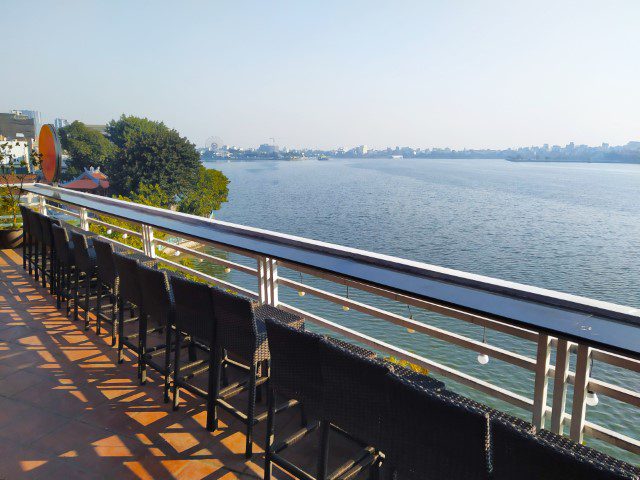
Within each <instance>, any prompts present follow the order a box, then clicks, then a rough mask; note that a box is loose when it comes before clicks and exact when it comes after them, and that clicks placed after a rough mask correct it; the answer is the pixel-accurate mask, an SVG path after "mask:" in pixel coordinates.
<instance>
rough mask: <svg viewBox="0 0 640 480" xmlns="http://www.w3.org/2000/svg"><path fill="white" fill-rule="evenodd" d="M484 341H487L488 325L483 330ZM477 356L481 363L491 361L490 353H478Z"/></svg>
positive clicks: (484, 363)
mask: <svg viewBox="0 0 640 480" xmlns="http://www.w3.org/2000/svg"><path fill="white" fill-rule="evenodd" d="M482 343H487V327H484V328H483V330H482ZM477 358H478V363H479V364H480V365H486V364H487V363H489V355H487V354H486V353H480V354H478V357H477Z"/></svg>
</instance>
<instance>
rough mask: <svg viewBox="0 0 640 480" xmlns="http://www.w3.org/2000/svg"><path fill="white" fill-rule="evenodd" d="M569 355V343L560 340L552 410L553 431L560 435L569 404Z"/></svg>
mask: <svg viewBox="0 0 640 480" xmlns="http://www.w3.org/2000/svg"><path fill="white" fill-rule="evenodd" d="M569 353H570V352H569V342H568V341H566V340H565V339H564V338H559V339H558V346H557V347H556V376H555V379H554V382H553V408H552V409H551V431H552V432H553V433H557V434H558V435H562V430H563V425H562V423H563V421H564V409H565V406H566V403H567V379H568V378H569V359H570V355H569Z"/></svg>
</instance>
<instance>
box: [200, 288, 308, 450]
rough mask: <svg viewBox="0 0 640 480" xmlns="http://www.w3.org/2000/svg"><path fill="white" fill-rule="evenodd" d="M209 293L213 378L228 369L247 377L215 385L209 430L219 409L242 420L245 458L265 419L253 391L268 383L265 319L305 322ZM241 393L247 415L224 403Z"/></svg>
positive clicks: (300, 324) (298, 324) (246, 301)
mask: <svg viewBox="0 0 640 480" xmlns="http://www.w3.org/2000/svg"><path fill="white" fill-rule="evenodd" d="M211 292H212V294H213V308H214V312H215V324H216V336H215V340H216V345H215V350H214V357H215V363H216V372H217V373H216V378H217V379H219V378H220V372H221V371H222V369H223V368H227V367H237V368H240V369H241V370H245V371H247V370H248V374H249V375H248V379H247V380H246V381H239V382H234V383H232V384H230V385H227V386H225V387H224V388H222V389H221V388H220V382H219V381H216V382H215V384H214V386H215V392H214V396H215V398H216V402H215V406H214V413H213V419H214V420H213V425H212V426H211V427H212V428H213V429H214V430H215V429H216V428H217V415H216V409H217V407H218V406H220V407H222V408H223V409H225V410H226V411H228V412H229V413H231V414H232V415H233V416H235V417H236V418H238V419H239V420H240V421H242V422H243V423H244V424H245V425H246V427H247V430H246V449H245V457H246V458H251V455H252V443H253V427H254V425H255V424H256V423H258V422H261V421H263V420H266V418H267V413H268V412H266V411H265V412H263V413H262V414H260V415H256V414H255V405H256V389H257V388H259V387H260V386H261V385H262V384H264V383H265V382H266V381H267V379H268V375H269V373H268V370H269V358H270V356H269V344H268V342H267V328H266V326H265V323H264V322H265V319H266V318H272V319H276V320H279V321H281V322H283V323H286V324H288V325H290V326H293V327H295V328H300V329H301V328H304V320H303V319H301V318H299V317H297V316H295V315H292V314H290V313H287V312H284V311H282V310H280V309H278V308H275V307H273V306H271V305H260V304H258V303H257V302H252V301H251V300H249V299H247V298H245V297H241V296H238V295H232V294H230V293H227V292H225V291H222V290H220V289H217V288H212V289H211ZM236 359H239V361H237V360H236ZM247 367H248V368H247ZM244 391H246V392H247V393H248V405H247V411H246V413H245V412H242V411H240V410H238V409H237V408H235V407H234V406H233V405H231V404H230V403H229V402H228V401H227V400H228V399H229V398H231V397H233V396H235V395H238V394H239V393H241V392H244Z"/></svg>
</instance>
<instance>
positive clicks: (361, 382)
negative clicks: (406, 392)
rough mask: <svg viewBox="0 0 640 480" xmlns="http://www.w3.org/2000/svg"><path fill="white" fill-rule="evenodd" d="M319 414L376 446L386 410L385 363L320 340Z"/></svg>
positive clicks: (387, 368) (387, 370) (386, 373)
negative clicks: (320, 396)
mask: <svg viewBox="0 0 640 480" xmlns="http://www.w3.org/2000/svg"><path fill="white" fill-rule="evenodd" d="M320 358H321V366H322V367H321V368H322V381H323V417H324V418H325V419H326V420H328V421H329V422H331V423H333V424H335V425H337V426H338V427H340V428H341V429H343V430H345V431H346V432H347V433H349V434H351V435H353V436H354V437H356V438H358V439H359V440H361V441H362V442H364V443H366V444H368V445H373V446H375V447H377V446H378V445H379V443H380V438H381V422H382V416H383V414H384V413H385V411H386V407H387V405H386V401H385V399H384V395H383V392H384V385H385V381H384V379H385V377H386V376H387V375H388V374H389V367H388V366H387V365H385V364H383V363H382V362H379V361H376V360H372V359H369V358H365V357H361V356H359V355H357V354H354V353H352V352H351V351H349V350H347V349H344V348H342V347H340V346H338V345H336V344H335V343H332V342H328V341H326V340H323V341H322V342H321V343H320Z"/></svg>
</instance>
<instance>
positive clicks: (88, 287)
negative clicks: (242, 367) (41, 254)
mask: <svg viewBox="0 0 640 480" xmlns="http://www.w3.org/2000/svg"><path fill="white" fill-rule="evenodd" d="M71 239H72V241H73V254H74V260H75V276H74V280H75V281H74V297H73V298H74V303H73V319H74V320H75V321H77V320H78V305H79V304H80V301H79V296H80V284H81V282H82V284H83V286H84V301H83V303H82V308H83V310H84V329H85V330H87V329H88V328H89V311H90V310H91V303H90V301H91V294H92V293H93V294H95V290H96V282H95V277H96V271H97V262H96V252H95V250H94V249H93V246H92V245H89V239H88V237H87V235H85V234H83V233H80V232H77V231H72V232H71Z"/></svg>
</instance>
